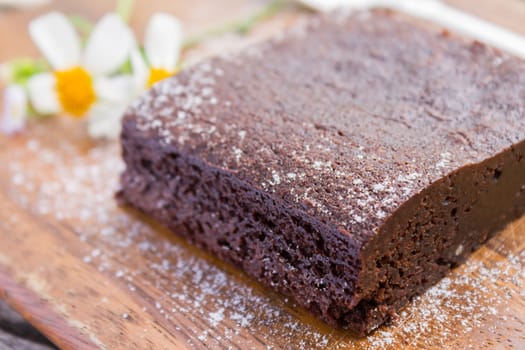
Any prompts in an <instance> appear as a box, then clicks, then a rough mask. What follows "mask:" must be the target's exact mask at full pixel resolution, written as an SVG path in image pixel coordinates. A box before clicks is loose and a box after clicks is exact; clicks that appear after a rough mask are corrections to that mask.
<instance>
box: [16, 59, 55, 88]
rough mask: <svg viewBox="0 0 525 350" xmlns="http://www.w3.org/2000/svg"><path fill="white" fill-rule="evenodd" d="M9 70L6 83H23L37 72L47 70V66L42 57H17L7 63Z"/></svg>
mask: <svg viewBox="0 0 525 350" xmlns="http://www.w3.org/2000/svg"><path fill="white" fill-rule="evenodd" d="M7 67H8V69H9V70H10V77H9V78H10V79H9V81H8V83H14V84H20V85H25V84H26V83H27V81H28V80H29V78H31V77H32V76H33V75H35V74H38V73H43V72H46V71H48V70H49V66H48V64H47V63H46V61H45V60H43V59H34V58H18V59H15V60H12V61H10V62H8V63H7Z"/></svg>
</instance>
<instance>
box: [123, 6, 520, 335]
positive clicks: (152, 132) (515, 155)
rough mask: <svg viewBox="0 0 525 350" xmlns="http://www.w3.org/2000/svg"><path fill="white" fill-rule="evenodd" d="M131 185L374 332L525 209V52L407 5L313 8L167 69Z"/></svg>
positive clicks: (236, 258) (141, 200)
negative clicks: (428, 20)
mask: <svg viewBox="0 0 525 350" xmlns="http://www.w3.org/2000/svg"><path fill="white" fill-rule="evenodd" d="M122 146H123V157H124V160H125V162H126V170H125V171H124V173H123V175H122V190H121V193H120V197H121V199H122V200H123V201H124V202H126V203H129V204H131V205H132V206H134V207H136V208H138V209H139V210H141V211H143V212H145V213H147V214H149V215H151V216H152V217H154V218H155V219H156V220H158V221H159V222H160V223H162V224H164V225H166V226H167V227H169V228H170V229H171V230H172V231H173V232H174V233H176V234H178V235H182V236H184V237H187V238H188V239H189V240H190V241H192V242H193V243H195V244H196V245H198V246H200V247H202V248H204V249H206V250H208V251H211V252H213V253H214V254H216V255H217V256H219V257H220V258H221V259H224V260H226V261H228V262H230V263H232V264H235V265H236V266H238V267H239V268H241V269H243V270H244V271H246V273H248V274H249V275H251V276H253V277H254V278H255V279H257V280H258V281H260V282H261V283H262V284H264V285H267V286H271V287H272V288H274V289H276V290H278V291H280V292H282V293H283V294H286V295H290V296H293V298H295V300H296V301H297V302H298V303H299V304H300V305H302V306H304V307H306V308H307V309H309V310H311V311H312V312H313V313H314V314H316V315H318V316H319V317H320V318H321V319H323V320H324V321H326V322H328V323H330V324H332V325H337V326H341V327H345V328H349V329H352V330H354V331H356V332H357V333H359V334H366V333H368V332H370V331H372V330H373V329H375V328H377V327H378V326H379V325H381V324H382V323H384V322H385V321H388V320H389V319H391V318H392V317H393V316H394V315H395V314H396V311H397V310H398V309H399V308H400V307H402V306H403V305H405V304H406V303H407V302H408V301H409V300H410V299H411V298H412V297H414V296H415V295H418V294H421V293H422V292H423V291H425V290H426V289H427V288H428V287H430V286H431V285H432V284H434V283H436V282H437V281H438V280H439V279H440V278H442V277H443V276H444V275H445V274H446V273H447V271H449V270H450V269H451V268H452V267H454V266H456V265H458V264H460V263H461V262H463V261H464V260H465V259H466V257H467V256H468V255H469V254H470V253H471V252H472V251H473V250H475V249H476V248H477V247H478V246H479V245H480V244H482V243H483V242H484V241H486V240H487V238H489V237H490V236H491V235H493V234H494V233H496V232H498V231H499V230H501V229H502V228H503V227H504V226H505V225H506V224H507V223H509V222H510V221H511V220H514V219H516V218H518V217H519V216H520V215H522V214H523V213H524V212H525V159H524V154H525V63H524V62H522V61H520V60H518V59H516V58H514V57H510V56H508V55H506V54H503V53H501V52H498V51H496V50H494V49H491V48H488V47H486V46H484V45H483V44H480V43H478V42H469V41H466V40H463V39H461V38H458V37H455V36H453V35H451V34H448V33H445V32H441V31H439V30H437V29H436V28H433V27H431V26H428V24H423V23H420V22H418V21H417V20H415V19H413V18H409V17H407V16H404V15H400V14H396V13H392V12H388V11H373V12H361V13H357V14H353V15H337V16H332V17H325V18H315V19H312V20H311V21H310V22H309V23H308V24H307V25H304V26H300V27H298V28H296V29H294V30H292V31H291V32H290V33H288V34H286V35H283V36H281V37H279V38H276V39H274V40H272V41H269V42H266V43H263V44H260V45H258V46H255V47H252V48H250V49H248V50H246V51H245V52H242V53H240V54H237V55H233V56H227V57H219V58H214V59H211V60H208V61H205V62H202V63H201V64H198V65H195V66H193V67H191V68H190V69H188V70H186V71H183V72H181V73H180V74H179V75H177V76H176V77H173V78H170V79H168V80H166V81H163V82H161V83H159V84H158V85H156V86H155V87H154V88H153V89H152V90H151V91H149V92H148V93H146V94H145V95H144V96H142V97H141V98H140V99H139V100H137V101H136V102H135V103H134V104H133V105H132V106H131V107H130V108H129V110H128V111H127V113H126V116H125V118H124V121H123V133H122Z"/></svg>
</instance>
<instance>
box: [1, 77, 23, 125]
mask: <svg viewBox="0 0 525 350" xmlns="http://www.w3.org/2000/svg"><path fill="white" fill-rule="evenodd" d="M26 113H27V96H26V93H25V91H24V89H23V88H22V87H21V86H20V85H10V86H8V87H7V88H6V89H5V91H4V112H3V114H2V119H1V120H0V132H1V133H3V134H5V135H11V134H14V133H16V132H19V131H21V130H23V129H24V126H25V121H26Z"/></svg>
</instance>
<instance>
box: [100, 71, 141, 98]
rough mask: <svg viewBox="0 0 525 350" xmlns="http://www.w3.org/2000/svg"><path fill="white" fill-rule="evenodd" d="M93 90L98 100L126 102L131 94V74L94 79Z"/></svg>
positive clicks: (131, 96)
mask: <svg viewBox="0 0 525 350" xmlns="http://www.w3.org/2000/svg"><path fill="white" fill-rule="evenodd" d="M95 91H96V93H97V97H98V98H99V99H100V100H107V101H112V102H119V103H128V102H129V101H131V99H132V98H133V97H134V96H133V93H132V92H133V76H131V75H127V74H126V75H124V74H121V75H117V76H114V77H111V78H98V79H96V80H95Z"/></svg>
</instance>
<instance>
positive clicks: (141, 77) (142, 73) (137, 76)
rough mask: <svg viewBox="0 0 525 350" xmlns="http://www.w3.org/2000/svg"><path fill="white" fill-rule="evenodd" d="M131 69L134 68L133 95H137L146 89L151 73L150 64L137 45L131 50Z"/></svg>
mask: <svg viewBox="0 0 525 350" xmlns="http://www.w3.org/2000/svg"><path fill="white" fill-rule="evenodd" d="M131 69H132V70H133V95H134V96H137V95H138V94H140V93H141V92H142V91H144V88H145V87H146V83H147V82H148V74H149V70H148V66H147V64H146V62H144V58H143V57H142V54H141V53H140V51H139V49H138V48H137V47H135V48H134V49H133V50H132V51H131Z"/></svg>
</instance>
